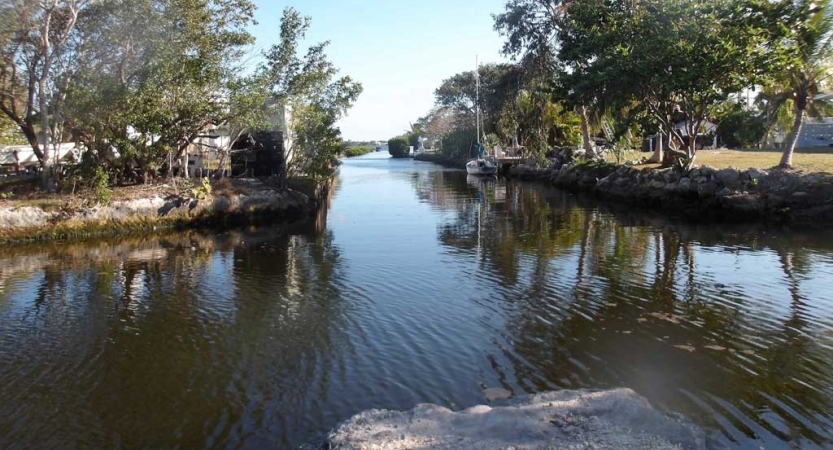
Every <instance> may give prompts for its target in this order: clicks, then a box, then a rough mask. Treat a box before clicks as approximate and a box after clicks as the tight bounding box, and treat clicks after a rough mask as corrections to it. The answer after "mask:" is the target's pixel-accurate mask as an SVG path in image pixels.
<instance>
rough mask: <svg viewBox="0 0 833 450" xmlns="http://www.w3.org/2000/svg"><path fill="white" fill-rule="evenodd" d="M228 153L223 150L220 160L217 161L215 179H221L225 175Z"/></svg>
mask: <svg viewBox="0 0 833 450" xmlns="http://www.w3.org/2000/svg"><path fill="white" fill-rule="evenodd" d="M226 155H228V153H227V152H225V151H223V152H222V153H221V156H220V162H219V163H217V172H216V173H214V179H215V180H219V179H222V178H224V177H225V173H224V172H225V168H226Z"/></svg>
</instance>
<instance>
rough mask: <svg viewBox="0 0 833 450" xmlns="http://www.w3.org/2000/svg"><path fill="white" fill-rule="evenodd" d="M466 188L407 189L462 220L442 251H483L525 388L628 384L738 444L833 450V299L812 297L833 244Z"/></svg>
mask: <svg viewBox="0 0 833 450" xmlns="http://www.w3.org/2000/svg"><path fill="white" fill-rule="evenodd" d="M460 177H461V175H459V174H458V175H456V177H455V174H454V173H450V172H429V173H421V174H418V175H417V176H416V178H415V179H414V180H413V183H414V186H415V187H416V189H417V192H419V193H420V198H421V199H422V200H423V201H425V202H430V203H431V204H432V205H433V206H434V207H436V208H438V209H441V210H444V211H449V212H455V211H456V212H457V214H452V215H453V219H451V220H448V221H447V222H446V223H443V224H442V225H441V226H440V228H439V230H438V236H439V239H440V241H441V242H442V243H443V244H444V245H446V246H448V247H450V248H454V249H457V250H459V251H466V252H472V253H474V250H477V252H476V254H477V255H478V256H477V257H478V258H479V260H478V263H477V264H478V267H479V269H478V280H480V281H481V282H482V283H490V286H491V287H492V289H493V290H494V291H495V293H496V295H497V297H498V301H500V302H507V303H511V304H512V305H513V307H514V308H513V309H512V316H511V318H510V319H509V320H508V322H507V323H506V325H505V329H504V330H503V332H502V333H503V334H504V335H505V336H506V342H507V343H508V345H507V346H506V347H505V348H504V355H502V357H503V358H505V359H506V360H507V361H509V363H510V364H511V370H512V371H514V378H516V379H517V384H518V386H517V388H519V389H520V390H523V391H526V392H536V391H542V390H546V389H552V388H608V387H618V386H626V387H631V388H633V389H635V390H637V391H638V392H640V393H641V394H643V395H646V396H647V397H648V398H649V399H650V400H652V401H653V402H654V403H655V404H657V405H659V406H661V407H663V408H667V409H669V410H672V411H679V412H682V413H685V414H687V415H690V416H693V417H695V418H697V419H698V420H699V421H700V422H701V423H704V424H706V425H709V426H711V427H714V428H715V429H718V430H719V431H720V433H721V437H720V439H722V440H725V441H726V442H729V443H734V444H738V445H742V446H743V445H748V444H749V439H748V438H749V437H752V438H754V439H756V440H758V442H759V443H760V442H762V443H764V445H766V448H770V445H771V446H773V447H774V448H777V447H778V446H781V445H783V444H784V443H786V442H791V444H790V446H793V445H796V446H799V447H800V446H802V445H820V446H827V445H833V336H831V329H833V320H832V319H831V316H830V315H829V305H830V304H832V303H833V297H831V294H830V291H827V290H824V291H820V290H819V289H818V288H817V286H815V287H814V288H808V287H804V283H803V282H805V281H807V280H810V279H811V278H812V277H813V276H816V277H822V278H823V277H824V274H823V273H821V274H820V273H814V269H813V268H814V265H819V266H821V267H823V268H826V269H827V270H829V269H830V264H831V261H830V257H829V254H830V253H829V252H830V250H831V249H830V242H833V241H831V240H830V239H829V237H830V236H829V233H808V234H806V235H805V234H802V233H796V232H788V231H785V232H779V231H778V230H775V231H771V230H766V229H764V230H760V229H756V230H748V229H747V230H744V229H743V228H733V227H719V226H709V225H702V226H686V225H684V224H681V223H678V222H674V221H671V220H665V219H662V218H657V217H651V216H650V215H647V214H646V215H642V216H641V217H640V216H639V215H638V212H637V213H636V215H635V213H633V212H627V211H625V210H619V209H617V208H615V207H607V208H606V209H605V207H604V206H602V207H600V206H599V205H598V204H596V203H594V202H590V201H586V200H583V199H582V198H579V197H576V196H573V195H568V194H565V193H561V192H558V191H555V190H548V189H543V188H541V187H539V186H531V185H526V184H523V183H515V182H505V181H489V180H482V181H481V180H472V179H469V180H467V181H468V182H467V183H466V184H464V183H462V182H461V181H460ZM450 193H451V194H452V195H449V194H450ZM440 194H442V195H440ZM478 199H481V200H479V201H478ZM478 212H479V214H478ZM646 217H647V218H646ZM779 270H780V272H781V276H780V279H778V275H777V274H778V272H777V271H779ZM827 275H828V276H829V275H830V274H829V273H827ZM772 277H774V278H772ZM747 285H752V286H754V287H755V289H754V290H753V291H747V290H746V289H745V288H746V286H747ZM813 299H815V301H817V302H820V303H821V304H822V305H825V304H826V305H828V306H827V308H826V311H828V313H827V315H825V314H824V313H825V309H820V308H817V307H814V305H813V304H812V303H813ZM815 306H818V305H815ZM495 360H497V358H495ZM496 364H497V363H496ZM756 445H758V444H756Z"/></svg>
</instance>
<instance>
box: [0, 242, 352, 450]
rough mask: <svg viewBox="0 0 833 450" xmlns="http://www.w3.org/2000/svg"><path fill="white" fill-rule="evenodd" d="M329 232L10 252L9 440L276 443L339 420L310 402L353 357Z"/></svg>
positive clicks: (5, 345) (4, 280)
mask: <svg viewBox="0 0 833 450" xmlns="http://www.w3.org/2000/svg"><path fill="white" fill-rule="evenodd" d="M331 241H332V236H331V235H329V234H327V233H324V234H318V235H292V234H289V233H287V232H286V230H284V229H266V230H252V231H246V232H231V233H226V234H223V235H220V236H219V237H208V236H205V235H202V234H199V233H184V234H174V235H170V236H164V237H153V238H133V239H123V240H109V241H97V242H83V243H76V244H54V245H46V246H38V247H28V248H6V249H4V253H3V256H2V257H0V286H2V289H0V320H2V323H4V324H10V325H13V326H14V327H15V329H14V330H9V332H4V333H0V339H1V340H2V341H0V347H2V349H5V350H0V380H2V382H0V398H3V399H4V400H3V401H2V402H0V417H4V418H5V419H3V420H0V436H3V438H2V439H0V442H7V443H11V442H21V443H25V442H32V443H33V442H38V446H39V447H42V448H49V447H58V448H60V447H61V446H62V445H63V444H65V443H66V442H68V441H67V439H70V440H72V441H74V440H78V442H79V443H84V444H85V445H89V446H91V447H105V446H113V445H121V446H126V447H139V446H142V445H147V444H151V445H153V444H152V443H154V442H157V443H160V444H161V445H164V446H168V445H173V444H176V445H180V446H183V447H187V448H194V447H213V446H234V445H236V443H240V442H242V441H244V440H246V442H247V444H248V445H256V446H257V445H264V446H270V447H282V446H285V445H287V443H289V442H298V441H299V440H301V439H305V438H308V436H309V435H310V431H309V430H310V429H313V430H315V432H316V433H317V432H319V431H320V427H321V424H323V423H327V424H331V423H333V422H334V419H333V418H332V417H329V416H328V411H327V409H326V408H321V407H316V403H321V402H326V401H328V399H327V396H328V395H329V392H330V390H331V389H332V386H331V385H332V380H333V379H337V377H338V376H339V373H340V372H341V370H342V368H343V366H344V360H345V359H346V358H350V357H351V356H350V355H351V351H352V350H351V347H350V339H349V338H348V337H347V336H345V333H344V330H343V326H342V324H343V320H344V317H345V315H346V314H348V311H347V310H348V309H349V308H350V304H349V302H345V301H342V298H341V296H340V292H341V290H342V289H341V286H340V285H341V283H343V281H342V280H341V279H340V276H341V274H340V271H341V269H340V266H341V257H340V255H339V250H338V249H337V248H335V246H333V245H332V242H331ZM28 296H32V297H34V298H31V297H28ZM24 350H25V351H24ZM299 411H302V412H303V413H302V414H299ZM45 412H49V413H48V414H50V415H51V418H50V419H49V420H43V419H44V418H43V417H42V415H43V414H44V413H45ZM186 412H187V413H186ZM172 437H173V438H172Z"/></svg>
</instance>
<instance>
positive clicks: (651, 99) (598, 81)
mask: <svg viewBox="0 0 833 450" xmlns="http://www.w3.org/2000/svg"><path fill="white" fill-rule="evenodd" d="M777 6H778V5H774V4H770V3H769V2H766V1H757V0H704V1H698V2H691V1H688V0H641V1H639V2H634V1H632V0H611V1H603V0H575V1H574V2H573V3H572V4H571V6H570V8H569V20H570V26H569V32H566V31H565V32H562V33H561V35H560V41H561V43H562V47H561V51H560V53H559V57H560V58H561V59H562V60H563V61H565V62H566V63H567V65H568V66H569V67H572V68H573V70H572V71H570V72H568V73H567V74H566V75H565V78H566V81H567V84H573V85H577V86H580V87H581V88H582V89H583V90H584V91H589V92H595V93H597V95H598V97H597V98H613V99H616V100H621V99H623V98H624V99H632V100H635V101H638V102H640V104H641V105H642V106H643V107H644V108H645V109H646V110H647V111H648V112H649V113H650V114H651V115H652V116H653V118H654V120H655V121H656V122H657V124H658V126H659V128H660V130H661V131H662V132H663V133H665V134H667V135H671V136H672V137H673V138H672V142H673V141H674V140H676V141H677V142H679V143H683V142H687V145H686V148H685V152H679V153H677V157H678V159H679V160H680V162H681V163H683V164H684V165H687V166H690V165H691V164H693V163H694V158H695V154H696V151H697V139H698V137H699V136H702V135H703V134H704V130H705V124H706V122H707V119H709V118H710V117H712V115H713V114H714V112H715V108H718V107H719V106H720V105H721V104H722V103H723V102H724V101H725V100H726V99H727V98H728V97H729V96H730V95H731V94H733V93H736V92H740V91H741V90H742V89H743V88H745V87H748V86H752V85H755V84H759V83H761V82H762V81H763V80H764V79H765V76H766V75H767V74H768V73H770V72H771V71H772V70H773V68H774V67H778V64H779V63H780V62H781V61H782V59H783V51H782V48H781V47H780V46H779V40H778V39H775V38H774V37H775V35H776V34H777V33H778V32H779V29H777V27H772V20H771V19H772V17H773V16H772V15H773V11H774V10H776V8H777ZM599 93H602V94H601V95H599ZM678 121H682V123H683V129H682V130H680V129H678V127H677V126H676V124H677V122H678Z"/></svg>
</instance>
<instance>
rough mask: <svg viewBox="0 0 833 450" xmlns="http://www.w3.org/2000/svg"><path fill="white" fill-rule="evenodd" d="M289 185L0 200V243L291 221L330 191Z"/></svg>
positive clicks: (237, 184) (305, 215)
mask: <svg viewBox="0 0 833 450" xmlns="http://www.w3.org/2000/svg"><path fill="white" fill-rule="evenodd" d="M289 185H290V188H287V189H279V188H275V187H273V186H271V185H270V184H269V183H267V182H264V181H260V180H255V179H250V180H235V181H234V182H233V183H231V182H228V183H225V184H223V186H224V188H223V189H220V190H214V191H212V190H210V189H208V190H205V191H204V192H199V193H198V192H185V191H186V190H176V191H174V190H173V189H171V188H168V189H165V187H164V186H163V187H160V188H159V189H156V192H153V193H152V194H151V195H150V196H144V197H142V196H140V197H139V198H133V199H129V200H119V201H110V202H108V203H107V204H105V205H95V206H86V205H84V204H81V205H79V206H72V205H71V202H70V201H69V200H67V201H66V202H65V203H63V204H61V205H58V206H55V205H50V204H47V206H42V205H40V204H38V202H31V203H32V204H31V205H27V204H25V202H24V203H23V204H21V203H20V202H10V203H11V204H10V205H3V204H2V203H0V244H8V243H14V242H29V241H43V240H63V239H70V238H79V237H90V236H108V235H118V234H125V233H141V232H154V231H160V230H167V229H180V230H181V229H189V228H190V229H227V228H230V227H240V226H247V225H265V224H269V223H276V222H277V223H281V222H283V223H286V222H294V221H300V220H306V219H309V218H312V217H314V216H315V213H316V211H317V210H318V209H319V206H321V205H323V204H325V203H326V201H327V197H328V195H329V191H330V187H329V186H321V187H318V186H315V184H314V183H311V182H306V181H305V180H291V181H290V182H289ZM324 207H326V206H324Z"/></svg>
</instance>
